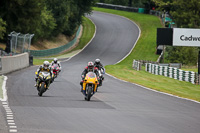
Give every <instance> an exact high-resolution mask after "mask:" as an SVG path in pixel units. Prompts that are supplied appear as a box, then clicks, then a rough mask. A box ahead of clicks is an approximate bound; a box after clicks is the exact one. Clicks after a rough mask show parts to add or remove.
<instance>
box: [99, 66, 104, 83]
mask: <svg viewBox="0 0 200 133" xmlns="http://www.w3.org/2000/svg"><path fill="white" fill-rule="evenodd" d="M98 73H99V85H98V86H102V82H103V80H104V77H103V74H105V68H104V69H103V68H101V69H100V70H98Z"/></svg>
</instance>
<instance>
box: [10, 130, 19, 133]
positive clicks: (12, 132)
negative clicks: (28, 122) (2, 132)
mask: <svg viewBox="0 0 200 133" xmlns="http://www.w3.org/2000/svg"><path fill="white" fill-rule="evenodd" d="M9 132H10V133H14V132H17V130H16V129H10V130H9Z"/></svg>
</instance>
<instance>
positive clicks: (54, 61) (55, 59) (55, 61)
mask: <svg viewBox="0 0 200 133" xmlns="http://www.w3.org/2000/svg"><path fill="white" fill-rule="evenodd" d="M54 64H57V65H58V66H59V72H60V71H61V64H60V62H59V61H58V59H57V58H54V59H53V61H52V62H51V66H53V65H54Z"/></svg>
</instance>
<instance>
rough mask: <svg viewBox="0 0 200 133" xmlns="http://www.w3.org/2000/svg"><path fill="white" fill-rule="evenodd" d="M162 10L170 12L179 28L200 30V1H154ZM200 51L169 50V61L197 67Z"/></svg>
mask: <svg viewBox="0 0 200 133" xmlns="http://www.w3.org/2000/svg"><path fill="white" fill-rule="evenodd" d="M154 1H155V3H156V4H157V5H158V6H159V7H160V10H168V11H169V13H170V14H171V16H172V18H173V21H175V23H176V25H177V27H178V28H200V8H199V7H200V2H199V0H174V1H172V0H154ZM197 51H198V49H197V48H193V47H172V48H168V49H167V52H168V57H167V59H168V60H169V61H171V62H182V63H183V64H193V65H195V64H196V62H197V57H198V52H197Z"/></svg>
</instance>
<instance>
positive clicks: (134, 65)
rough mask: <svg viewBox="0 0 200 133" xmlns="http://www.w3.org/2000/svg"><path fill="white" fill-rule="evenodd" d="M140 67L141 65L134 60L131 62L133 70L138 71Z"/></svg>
mask: <svg viewBox="0 0 200 133" xmlns="http://www.w3.org/2000/svg"><path fill="white" fill-rule="evenodd" d="M141 66H142V63H140V62H139V61H136V60H133V66H132V67H133V69H135V70H137V71H139V70H141Z"/></svg>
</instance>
